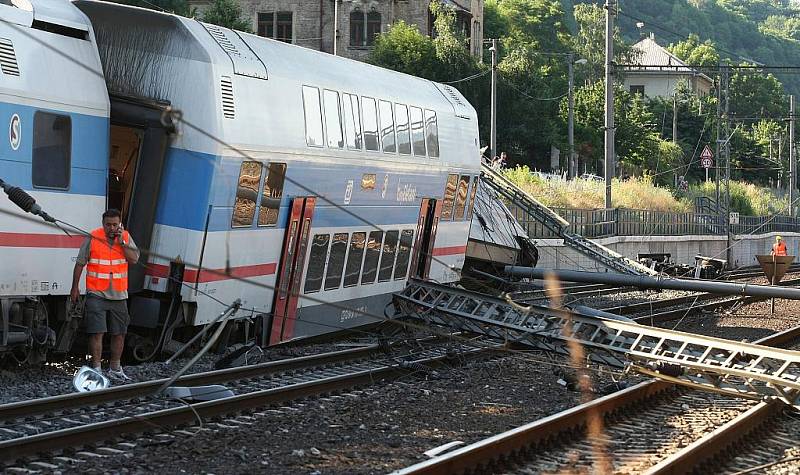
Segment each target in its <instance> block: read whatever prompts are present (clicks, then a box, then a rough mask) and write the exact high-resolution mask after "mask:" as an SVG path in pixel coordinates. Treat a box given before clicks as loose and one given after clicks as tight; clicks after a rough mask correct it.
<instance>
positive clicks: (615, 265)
mask: <svg viewBox="0 0 800 475" xmlns="http://www.w3.org/2000/svg"><path fill="white" fill-rule="evenodd" d="M481 179H482V180H483V183H484V184H485V185H486V186H488V187H490V188H491V189H493V190H495V191H496V192H497V193H499V194H500V196H502V197H504V198H506V199H507V200H509V201H510V202H511V203H512V204H513V205H514V206H516V207H517V208H519V209H521V210H522V211H523V212H525V213H527V214H528V215H529V216H531V217H533V219H535V220H537V221H539V222H540V223H542V225H544V226H545V227H546V228H547V229H548V230H550V231H552V232H553V233H554V234H556V235H557V236H558V237H560V238H562V239H563V240H564V244H565V245H566V246H569V247H571V248H572V249H575V250H576V251H578V252H580V253H581V254H583V255H584V256H586V257H588V258H590V259H592V260H594V261H596V262H599V263H600V264H602V265H604V266H606V267H608V268H609V269H614V270H615V271H617V272H621V273H623V274H634V275H642V274H645V275H656V274H657V272H655V271H654V270H652V269H650V268H649V267H646V266H643V265H642V264H639V263H638V262H636V261H633V260H631V259H628V258H627V257H625V256H623V255H621V254H618V253H616V252H614V251H612V250H611V249H609V248H607V247H605V246H602V245H600V244H598V243H596V242H594V241H591V240H589V239H587V238H585V237H583V236H581V235H579V234H575V233H571V232H569V231H567V227H568V226H569V223H568V222H567V221H566V220H565V219H564V218H562V217H561V216H559V215H558V214H557V213H556V212H555V211H553V210H551V209H550V208H548V207H547V206H545V205H543V204H541V203H539V202H538V201H537V200H536V199H535V198H534V197H532V196H531V195H529V194H528V193H526V192H525V191H523V190H522V189H520V188H519V187H517V185H515V184H514V183H512V182H511V180H509V179H508V178H506V177H504V176H503V175H502V174H501V173H499V172H498V171H497V170H495V169H493V168H492V167H490V166H489V165H487V164H485V163H484V164H481Z"/></svg>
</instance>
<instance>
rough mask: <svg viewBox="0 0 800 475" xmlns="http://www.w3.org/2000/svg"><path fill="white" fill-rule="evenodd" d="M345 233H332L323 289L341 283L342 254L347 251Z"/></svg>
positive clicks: (346, 236)
mask: <svg viewBox="0 0 800 475" xmlns="http://www.w3.org/2000/svg"><path fill="white" fill-rule="evenodd" d="M347 238H348V234H347V233H338V234H334V235H333V241H332V242H331V254H330V256H329V257H328V273H327V274H325V290H332V289H338V288H339V286H340V285H341V284H342V270H343V269H344V255H345V254H346V253H347Z"/></svg>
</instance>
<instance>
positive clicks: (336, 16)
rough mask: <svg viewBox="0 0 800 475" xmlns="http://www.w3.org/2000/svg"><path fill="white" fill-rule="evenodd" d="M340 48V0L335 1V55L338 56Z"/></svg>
mask: <svg viewBox="0 0 800 475" xmlns="http://www.w3.org/2000/svg"><path fill="white" fill-rule="evenodd" d="M338 46H339V0H333V55H334V56H338V55H337V49H338Z"/></svg>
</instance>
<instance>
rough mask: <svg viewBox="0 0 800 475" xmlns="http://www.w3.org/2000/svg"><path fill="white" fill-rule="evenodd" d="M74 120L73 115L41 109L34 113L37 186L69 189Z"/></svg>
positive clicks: (34, 157) (34, 161)
mask: <svg viewBox="0 0 800 475" xmlns="http://www.w3.org/2000/svg"><path fill="white" fill-rule="evenodd" d="M71 148H72V121H71V119H70V118H69V116H66V115H56V114H50V113H48V112H41V111H37V112H36V113H35V114H34V115H33V163H32V164H31V168H32V173H33V176H32V177H31V178H32V183H33V186H35V187H36V188H53V189H57V190H66V189H67V188H69V181H70V167H71V160H70V158H71V154H70V150H71Z"/></svg>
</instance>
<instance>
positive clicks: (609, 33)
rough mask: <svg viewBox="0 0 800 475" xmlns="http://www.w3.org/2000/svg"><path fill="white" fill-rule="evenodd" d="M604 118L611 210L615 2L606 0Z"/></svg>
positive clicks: (613, 158)
mask: <svg viewBox="0 0 800 475" xmlns="http://www.w3.org/2000/svg"><path fill="white" fill-rule="evenodd" d="M605 8H606V107H605V109H606V110H605V112H606V118H605V162H604V163H605V173H604V175H605V185H606V196H605V208H606V209H611V179H612V178H613V177H614V165H615V163H614V162H615V157H614V14H615V13H616V8H617V2H616V0H606V4H605Z"/></svg>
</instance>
